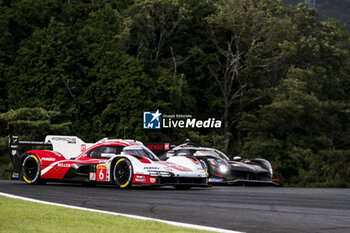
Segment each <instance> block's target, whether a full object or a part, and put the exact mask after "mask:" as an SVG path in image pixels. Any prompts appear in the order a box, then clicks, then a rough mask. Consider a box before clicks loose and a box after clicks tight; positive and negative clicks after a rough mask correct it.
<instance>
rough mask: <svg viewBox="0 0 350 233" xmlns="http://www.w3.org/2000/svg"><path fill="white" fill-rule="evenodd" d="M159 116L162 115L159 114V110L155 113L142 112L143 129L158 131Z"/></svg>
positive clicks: (159, 125) (159, 126)
mask: <svg viewBox="0 0 350 233" xmlns="http://www.w3.org/2000/svg"><path fill="white" fill-rule="evenodd" d="M161 115H162V113H160V112H159V110H157V111H156V112H143V128H144V129H160V128H161V124H160V122H161Z"/></svg>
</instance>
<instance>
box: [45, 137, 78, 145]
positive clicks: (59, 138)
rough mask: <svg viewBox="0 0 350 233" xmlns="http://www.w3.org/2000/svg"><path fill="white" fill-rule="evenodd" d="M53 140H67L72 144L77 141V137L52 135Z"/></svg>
mask: <svg viewBox="0 0 350 233" xmlns="http://www.w3.org/2000/svg"><path fill="white" fill-rule="evenodd" d="M51 141H66V142H68V143H72V144H75V143H77V139H76V138H66V137H52V138H51Z"/></svg>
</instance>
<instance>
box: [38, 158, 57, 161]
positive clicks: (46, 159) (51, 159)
mask: <svg viewBox="0 0 350 233" xmlns="http://www.w3.org/2000/svg"><path fill="white" fill-rule="evenodd" d="M41 160H44V161H55V160H56V159H55V158H41Z"/></svg>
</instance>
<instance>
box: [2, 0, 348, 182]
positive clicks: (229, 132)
mask: <svg viewBox="0 0 350 233" xmlns="http://www.w3.org/2000/svg"><path fill="white" fill-rule="evenodd" d="M0 13H1V14H0V28H1V31H2V33H1V35H0V126H1V131H0V136H1V137H3V138H4V137H5V136H6V135H7V134H9V133H15V134H19V135H21V136H26V137H27V138H30V139H33V140H34V139H35V140H43V136H44V135H45V134H49V133H51V134H58V133H60V134H71V135H77V136H79V137H81V138H82V139H84V140H86V141H96V140H98V139H100V138H102V137H105V136H113V137H120V138H122V137H124V136H126V137H128V138H134V139H138V140H141V141H144V142H148V141H171V142H182V141H183V140H184V139H185V138H187V137H189V138H191V139H192V140H194V141H195V142H197V143H199V144H201V145H203V146H214V147H217V148H219V149H222V150H224V151H226V152H227V153H228V155H230V156H233V155H238V154H240V155H241V156H243V157H263V158H266V159H268V160H270V161H271V163H272V165H273V167H274V168H275V169H276V170H277V171H279V173H280V178H281V179H282V181H283V183H284V184H287V185H299V186H334V187H346V186H349V185H350V68H349V67H350V40H349V33H348V32H347V31H346V26H345V25H342V24H341V23H339V22H338V21H336V20H332V19H330V20H328V21H322V22H321V21H318V19H317V13H316V11H315V10H313V9H309V8H308V7H307V6H305V5H298V6H297V7H296V8H293V7H285V6H283V5H282V2H281V1H276V0H221V1H201V0H187V1H185V0H134V1H123V0H94V1H90V0H89V1H87V0H86V1H84V0H76V1H69V0H62V1H56V0H35V1H34V0H0ZM156 109H160V110H161V112H163V113H166V114H173V113H174V114H176V113H180V114H191V115H192V116H194V117H196V118H197V119H203V120H204V119H207V118H208V117H210V118H214V117H215V118H216V119H221V120H223V125H222V128H221V129H197V130H196V129H162V130H144V129H143V127H142V114H143V111H149V110H156ZM3 141H5V139H4V140H3ZM2 153H3V152H2ZM1 158H2V159H1V160H0V161H1V162H2V163H5V165H6V166H7V167H8V164H7V162H6V161H5V159H3V158H4V156H1ZM3 161H4V162H3ZM2 165H3V164H2Z"/></svg>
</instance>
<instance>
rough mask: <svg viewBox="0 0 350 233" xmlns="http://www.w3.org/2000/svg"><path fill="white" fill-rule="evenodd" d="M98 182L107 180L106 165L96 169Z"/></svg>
mask: <svg viewBox="0 0 350 233" xmlns="http://www.w3.org/2000/svg"><path fill="white" fill-rule="evenodd" d="M96 173H97V174H98V175H97V180H103V181H105V180H107V167H106V165H97V167H96Z"/></svg>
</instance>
